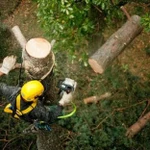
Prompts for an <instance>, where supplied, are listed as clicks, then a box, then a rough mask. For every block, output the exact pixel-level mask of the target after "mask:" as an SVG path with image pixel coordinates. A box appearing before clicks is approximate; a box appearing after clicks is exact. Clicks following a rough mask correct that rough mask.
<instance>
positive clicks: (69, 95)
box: [59, 78, 77, 106]
mask: <svg viewBox="0 0 150 150" xmlns="http://www.w3.org/2000/svg"><path fill="white" fill-rule="evenodd" d="M76 86H77V82H76V81H74V80H72V79H70V78H65V80H64V81H62V82H61V83H60V84H59V88H60V95H61V99H60V101H59V104H60V105H61V106H65V105H67V104H68V103H70V102H71V101H72V99H73V93H74V91H75V89H76Z"/></svg>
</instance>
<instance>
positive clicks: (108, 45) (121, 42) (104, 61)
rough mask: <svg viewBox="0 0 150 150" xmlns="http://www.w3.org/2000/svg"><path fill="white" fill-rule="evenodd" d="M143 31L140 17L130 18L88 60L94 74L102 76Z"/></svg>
mask: <svg viewBox="0 0 150 150" xmlns="http://www.w3.org/2000/svg"><path fill="white" fill-rule="evenodd" d="M142 30H143V28H142V26H141V24H140V17H139V16H137V15H133V16H131V18H130V19H129V20H128V21H127V22H126V23H125V24H124V25H123V26H122V27H121V28H120V29H119V30H118V31H117V32H115V33H114V34H113V35H111V36H110V38H109V39H108V40H107V41H106V42H105V43H104V44H103V45H102V46H101V47H100V48H99V49H98V50H97V51H96V52H95V53H94V54H93V55H92V56H91V57H90V58H89V60H88V62H89V64H90V66H91V68H92V69H93V70H94V72H96V73H99V74H102V73H103V72H104V71H105V69H107V67H108V66H109V65H110V64H111V63H112V61H113V60H114V59H115V58H116V57H117V56H118V55H119V54H120V53H121V52H123V50H124V49H125V48H126V47H127V45H129V43H131V42H132V41H133V39H134V38H135V37H136V36H138V35H139V34H140V33H141V31H142Z"/></svg>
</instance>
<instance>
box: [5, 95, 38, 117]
mask: <svg viewBox="0 0 150 150" xmlns="http://www.w3.org/2000/svg"><path fill="white" fill-rule="evenodd" d="M36 105H37V103H36V102H33V103H32V104H31V105H30V106H28V107H27V108H26V109H24V110H21V97H20V95H18V96H17V98H16V110H13V109H12V105H11V103H9V104H8V105H6V107H5V108H4V112H6V113H9V114H12V115H13V117H14V118H17V119H19V117H21V116H22V115H25V114H27V113H29V112H30V111H32V110H33V109H34V108H35V107H36ZM14 112H15V113H14Z"/></svg>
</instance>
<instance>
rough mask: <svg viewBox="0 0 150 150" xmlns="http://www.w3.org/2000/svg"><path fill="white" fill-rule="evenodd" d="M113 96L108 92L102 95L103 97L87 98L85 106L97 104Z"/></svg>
mask: <svg viewBox="0 0 150 150" xmlns="http://www.w3.org/2000/svg"><path fill="white" fill-rule="evenodd" d="M110 96H111V93H109V92H106V93H105V94H103V95H101V96H91V97H87V98H85V99H84V100H83V101H84V104H89V103H97V102H98V101H99V100H101V99H105V98H108V97H110Z"/></svg>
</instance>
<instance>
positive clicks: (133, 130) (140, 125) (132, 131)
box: [126, 112, 150, 138]
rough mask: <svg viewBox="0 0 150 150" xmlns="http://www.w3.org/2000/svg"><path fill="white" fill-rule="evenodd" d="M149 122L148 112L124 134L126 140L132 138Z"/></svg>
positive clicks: (149, 114)
mask: <svg viewBox="0 0 150 150" xmlns="http://www.w3.org/2000/svg"><path fill="white" fill-rule="evenodd" d="M148 121H150V112H148V113H147V114H145V115H144V116H143V117H142V118H140V119H139V120H138V121H137V122H135V123H134V124H133V125H132V126H131V127H129V128H128V130H127V132H126V136H127V137H128V138H132V137H133V136H135V135H136V134H137V133H138V132H139V131H141V130H142V129H143V128H144V126H145V125H146V124H147V122H148Z"/></svg>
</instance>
